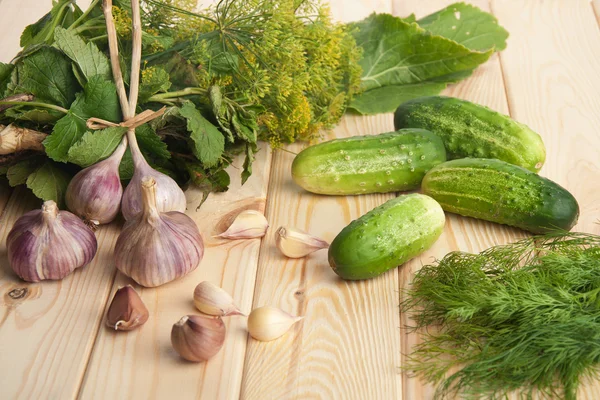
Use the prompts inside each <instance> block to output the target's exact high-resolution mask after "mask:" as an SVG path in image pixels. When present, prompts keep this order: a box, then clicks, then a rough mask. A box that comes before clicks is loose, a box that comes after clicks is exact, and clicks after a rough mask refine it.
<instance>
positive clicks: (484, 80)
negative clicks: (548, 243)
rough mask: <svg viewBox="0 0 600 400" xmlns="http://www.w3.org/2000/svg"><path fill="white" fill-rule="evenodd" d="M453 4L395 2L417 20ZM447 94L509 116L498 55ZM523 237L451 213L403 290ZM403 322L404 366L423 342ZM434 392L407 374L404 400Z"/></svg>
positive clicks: (404, 273)
mask: <svg viewBox="0 0 600 400" xmlns="http://www.w3.org/2000/svg"><path fill="white" fill-rule="evenodd" d="M452 3H455V1H452V0H429V1H426V2H424V1H419V0H395V1H394V14H395V15H398V16H406V15H409V14H411V13H415V14H416V16H417V18H421V17H424V16H426V15H428V14H430V13H433V12H435V11H437V10H439V9H441V8H444V7H447V6H448V5H450V4H452ZM468 3H471V4H473V5H475V6H478V7H479V8H481V9H483V10H485V11H489V6H488V1H487V0H476V1H473V0H471V1H468ZM509 46H510V45H509ZM444 94H445V95H447V96H453V97H459V98H462V99H466V100H470V101H473V102H475V103H478V104H482V105H485V106H488V107H490V108H492V109H495V110H496V111H499V112H502V113H504V114H509V107H508V103H507V99H506V93H505V89H504V81H503V77H502V69H501V65H500V61H499V58H498V55H494V56H492V58H491V59H490V60H489V61H488V62H487V63H486V64H484V65H482V66H480V67H479V68H478V69H477V70H476V71H475V73H474V74H473V76H471V77H470V78H469V79H467V80H465V81H463V82H461V83H459V84H456V85H451V86H450V87H449V88H448V89H446V91H445V92H444ZM531 128H532V129H534V130H535V129H536V126H535V125H533V124H532V125H531ZM523 235H524V233H523V232H521V231H519V230H517V229H513V228H510V227H506V226H502V225H498V224H493V223H489V222H485V221H479V220H475V219H473V218H464V217H461V216H458V215H454V214H450V213H447V214H446V227H445V229H444V233H443V234H442V236H441V237H440V239H439V240H438V242H436V244H435V245H434V246H433V247H432V248H431V249H430V250H428V251H426V252H425V253H424V254H422V255H421V256H420V257H418V258H416V259H414V260H412V261H410V262H409V263H407V264H406V265H405V266H403V267H402V268H401V270H400V288H401V290H404V289H407V288H408V287H409V286H410V282H411V280H412V277H413V276H414V273H415V272H416V271H418V270H419V269H420V268H421V266H422V265H424V264H428V263H431V262H432V261H433V260H434V259H440V258H442V257H443V256H444V255H446V254H447V253H448V252H451V251H455V250H462V251H469V252H479V251H482V250H484V249H486V248H488V247H490V246H493V245H497V244H504V243H508V242H511V241H514V240H515V239H516V238H518V237H522V236H523ZM401 300H402V293H401ZM400 320H401V327H402V329H401V335H402V339H401V340H402V361H403V365H404V360H405V359H406V356H407V355H408V354H410V352H411V349H412V347H413V346H415V345H416V344H417V343H419V342H420V335H419V334H418V333H415V332H410V330H409V329H406V328H407V327H409V326H411V325H412V321H411V319H410V317H409V316H408V315H406V314H404V313H401V315H400ZM433 392H434V387H433V386H432V385H429V384H425V383H424V382H422V381H421V380H420V379H419V378H415V377H413V376H411V374H408V373H404V374H403V398H404V399H407V400H409V399H419V400H420V399H428V398H432V397H433Z"/></svg>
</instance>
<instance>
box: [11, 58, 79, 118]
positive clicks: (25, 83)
mask: <svg viewBox="0 0 600 400" xmlns="http://www.w3.org/2000/svg"><path fill="white" fill-rule="evenodd" d="M17 72H18V83H17V88H16V90H15V91H20V92H25V93H31V94H33V95H34V96H35V97H36V98H37V100H38V101H46V102H49V103H53V104H57V105H59V106H62V107H65V108H68V107H69V106H70V105H71V103H72V102H73V100H75V93H77V92H78V91H79V90H80V89H81V87H80V86H79V83H77V79H76V78H75V75H73V70H72V69H71V61H70V60H69V59H68V58H67V57H66V56H65V55H64V54H63V53H62V52H60V51H59V50H57V49H55V48H52V47H48V46H44V47H42V48H40V49H39V50H38V51H36V52H34V53H33V54H30V55H29V56H27V57H25V58H24V59H23V62H22V63H19V65H18V67H17Z"/></svg>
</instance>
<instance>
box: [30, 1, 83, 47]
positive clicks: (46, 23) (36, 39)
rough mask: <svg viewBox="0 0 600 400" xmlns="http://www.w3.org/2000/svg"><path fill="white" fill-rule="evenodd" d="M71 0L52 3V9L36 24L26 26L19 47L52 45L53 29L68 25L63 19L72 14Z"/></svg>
mask: <svg viewBox="0 0 600 400" xmlns="http://www.w3.org/2000/svg"><path fill="white" fill-rule="evenodd" d="M71 3H72V0H60V1H57V2H54V5H53V6H52V9H51V10H50V12H49V13H48V14H46V15H44V16H43V17H42V18H40V19H39V20H38V21H37V22H36V23H34V24H31V25H28V26H27V27H26V28H25V30H24V31H23V33H22V34H21V40H20V44H21V47H28V46H31V45H36V44H41V43H47V44H50V43H52V40H53V38H54V29H55V28H56V27H57V26H60V25H61V24H63V23H65V26H68V25H70V20H69V19H67V18H65V17H66V16H67V15H68V14H69V13H72V11H71V9H70V7H69V6H70V5H71Z"/></svg>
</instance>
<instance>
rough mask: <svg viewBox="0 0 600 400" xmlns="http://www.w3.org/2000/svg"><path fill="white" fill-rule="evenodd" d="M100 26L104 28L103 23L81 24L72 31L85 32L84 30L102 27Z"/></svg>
mask: <svg viewBox="0 0 600 400" xmlns="http://www.w3.org/2000/svg"><path fill="white" fill-rule="evenodd" d="M102 28H104V25H91V26H87V25H82V26H80V27H79V28H77V29H75V30H74V31H73V32H75V33H81V32H85V31H91V30H93V29H102Z"/></svg>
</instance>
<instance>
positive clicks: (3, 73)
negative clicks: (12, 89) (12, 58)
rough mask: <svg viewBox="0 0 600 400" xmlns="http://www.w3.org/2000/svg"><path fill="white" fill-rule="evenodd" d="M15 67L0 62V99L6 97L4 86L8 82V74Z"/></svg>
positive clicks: (9, 74)
mask: <svg viewBox="0 0 600 400" xmlns="http://www.w3.org/2000/svg"><path fill="white" fill-rule="evenodd" d="M14 68H15V66H14V65H12V64H4V63H1V62H0V99H1V98H4V97H6V96H5V94H4V92H6V87H7V86H8V82H10V76H11V74H12V72H13V69H14Z"/></svg>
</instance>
